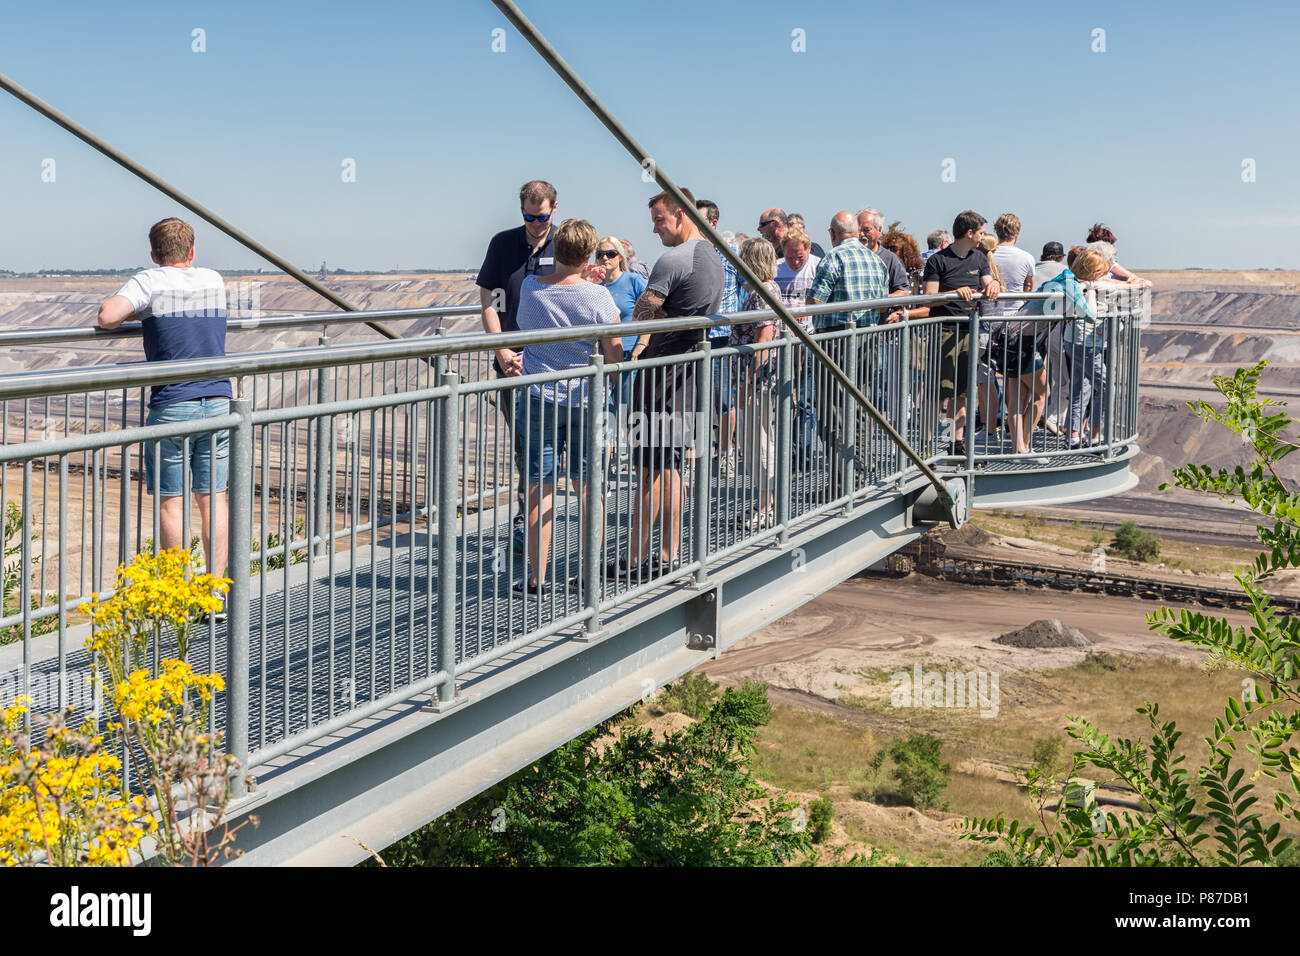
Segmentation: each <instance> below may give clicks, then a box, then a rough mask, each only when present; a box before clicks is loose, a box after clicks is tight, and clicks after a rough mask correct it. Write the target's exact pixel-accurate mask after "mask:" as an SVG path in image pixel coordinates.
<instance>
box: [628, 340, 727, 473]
mask: <svg viewBox="0 0 1300 956" xmlns="http://www.w3.org/2000/svg"><path fill="white" fill-rule="evenodd" d="M695 371H696V367H695V365H694V364H691V365H666V366H658V367H656V368H649V369H642V370H641V371H640V372H639V373H638V375H637V381H636V383H635V385H634V386H633V392H632V408H631V413H630V415H629V417H628V440H629V442H630V444H631V445H632V460H633V461H635V462H637V463H638V464H640V465H641V466H642V467H645V468H653V469H659V468H681V467H682V464H683V462H684V461H685V459H686V457H687V453H688V452H692V451H693V450H694V449H695V446H696V444H697V443H698V442H701V441H703V442H709V441H710V435H711V431H710V429H708V428H705V429H703V431H702V433H701V430H700V429H699V428H698V427H697V421H696V419H697V418H698V417H700V416H698V415H697V414H696V410H695ZM702 414H703V416H704V417H705V418H707V417H708V412H704V413H702Z"/></svg>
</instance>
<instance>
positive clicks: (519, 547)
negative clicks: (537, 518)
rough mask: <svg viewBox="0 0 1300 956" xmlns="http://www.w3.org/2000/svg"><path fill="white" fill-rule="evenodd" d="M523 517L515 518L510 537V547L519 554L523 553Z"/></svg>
mask: <svg viewBox="0 0 1300 956" xmlns="http://www.w3.org/2000/svg"><path fill="white" fill-rule="evenodd" d="M524 536H525V532H524V519H523V516H522V515H521V516H519V517H517V518H515V531H514V535H513V536H512V537H511V539H510V547H511V548H513V549H514V550H515V551H518V552H519V553H520V554H523V553H524Z"/></svg>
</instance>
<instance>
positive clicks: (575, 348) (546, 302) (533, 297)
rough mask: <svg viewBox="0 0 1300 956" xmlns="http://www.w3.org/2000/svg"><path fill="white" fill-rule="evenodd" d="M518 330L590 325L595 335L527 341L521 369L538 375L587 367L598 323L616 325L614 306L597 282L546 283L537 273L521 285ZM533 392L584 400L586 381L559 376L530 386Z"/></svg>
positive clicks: (567, 401) (570, 401) (563, 401)
mask: <svg viewBox="0 0 1300 956" xmlns="http://www.w3.org/2000/svg"><path fill="white" fill-rule="evenodd" d="M519 298H520V301H519V328H520V329H521V330H524V331H530V330H532V329H570V328H574V327H578V326H591V327H592V332H593V336H592V338H591V339H585V340H582V341H578V342H552V343H549V344H546V345H525V346H524V359H523V365H524V367H523V372H524V374H525V375H539V374H541V373H543V372H558V371H561V370H563V369H569V368H585V367H586V365H587V360H588V358H589V357H590V356H591V354H592V353H593V352H595V350H596V342H595V338H596V335H595V332H596V327H597V326H602V325H617V324H618V306H616V305H615V304H614V297H613V296H611V295H610V294H609V289H607V288H606V287H605V286H603V285H597V284H596V283H595V282H572V283H566V284H564V285H548V284H545V283H542V282H538V281H537V278H536V277H535V276H528V277H527V278H525V279H524V282H523V285H522V286H521V288H520V296H519ZM530 391H531V392H532V394H534V395H536V396H539V397H541V398H544V399H546V400H547V401H549V402H555V403H556V404H559V405H577V404H582V405H586V404H587V379H585V378H582V379H561V380H559V381H558V382H543V383H542V384H540V385H533V386H531V388H530Z"/></svg>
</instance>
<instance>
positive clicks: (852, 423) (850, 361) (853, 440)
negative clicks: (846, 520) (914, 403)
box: [840, 316, 871, 515]
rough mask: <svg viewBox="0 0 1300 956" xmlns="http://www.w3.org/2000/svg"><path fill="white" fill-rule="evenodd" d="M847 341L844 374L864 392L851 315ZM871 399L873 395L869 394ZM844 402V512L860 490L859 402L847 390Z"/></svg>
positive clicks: (842, 457)
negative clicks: (845, 491)
mask: <svg viewBox="0 0 1300 956" xmlns="http://www.w3.org/2000/svg"><path fill="white" fill-rule="evenodd" d="M840 341H841V342H843V343H845V351H846V353H847V354H846V355H845V357H844V374H846V375H847V376H848V377H849V378H850V379H851V380H852V381H853V384H855V385H857V386H858V388H860V389H862V390H863V391H864V392H866V391H868V390H869V389H867V387H866V386H865V385H864V384H863V381H862V376H861V375H860V374H859V371H860V370H859V362H858V358H859V356H858V320H857V319H855V318H853V317H852V316H850V317H849V334H848V336H847V337H845V338H843V339H840ZM867 398H868V400H870V398H871V396H869V395H868V396H867ZM840 401H841V402H842V403H843V409H844V411H843V415H844V449H843V451H842V452H841V454H840V464H841V465H842V466H843V468H844V485H843V487H844V488H846V489H848V493H849V500H848V501H846V502H845V503H844V514H846V515H847V514H848V513H849V512H851V511H852V510H853V496H854V495H855V494H856V493H857V490H858V474H857V464H858V403H857V402H856V401H854V400H853V396H852V395H850V394H849V393H848V391H845V392H844V394H843V395H842V396H841V397H840Z"/></svg>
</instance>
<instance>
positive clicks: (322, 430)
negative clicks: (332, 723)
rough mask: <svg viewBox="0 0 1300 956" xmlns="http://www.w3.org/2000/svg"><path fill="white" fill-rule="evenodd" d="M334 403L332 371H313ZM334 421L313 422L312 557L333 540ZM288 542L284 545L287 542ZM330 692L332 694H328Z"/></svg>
mask: <svg viewBox="0 0 1300 956" xmlns="http://www.w3.org/2000/svg"><path fill="white" fill-rule="evenodd" d="M316 342H317V344H318V345H321V346H328V345H329V344H330V339H329V336H328V335H322V336H321V337H320V338H319V339H317V340H316ZM333 400H334V375H333V373H332V370H331V369H329V368H326V367H321V368H318V369H317V370H316V404H318V405H324V404H326V403H327V402H332V401H333ZM333 436H334V419H333V418H331V417H329V416H327V415H322V416H320V417H319V418H317V419H316V459H315V465H316V468H315V469H314V470H315V474H314V475H313V476H312V477H313V481H314V483H315V489H316V515H315V521H314V522H313V524H314V527H315V533H316V538H318V539H319V543H317V541H316V538H313V539H309V543H310V548H311V554H312V555H313V556H314V557H317V558H319V557H321V556H323V555H324V554H325V549H326V548H331V549H332V548H333V546H334V539H333V536H332V532H333V531H334V528H333V526H332V523H331V522H330V520H329V518H330V513H331V512H332V510H333V509H332V508H331V507H330V501H329V488H330V480H331V478H332V477H333V475H332V474H331V473H330V471H329V469H332V468H333V461H334V456H333V455H332V454H326V452H325V449H326V448H332V447H333V443H334V438H333ZM286 543H287V542H286ZM331 693H332V691H331Z"/></svg>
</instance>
